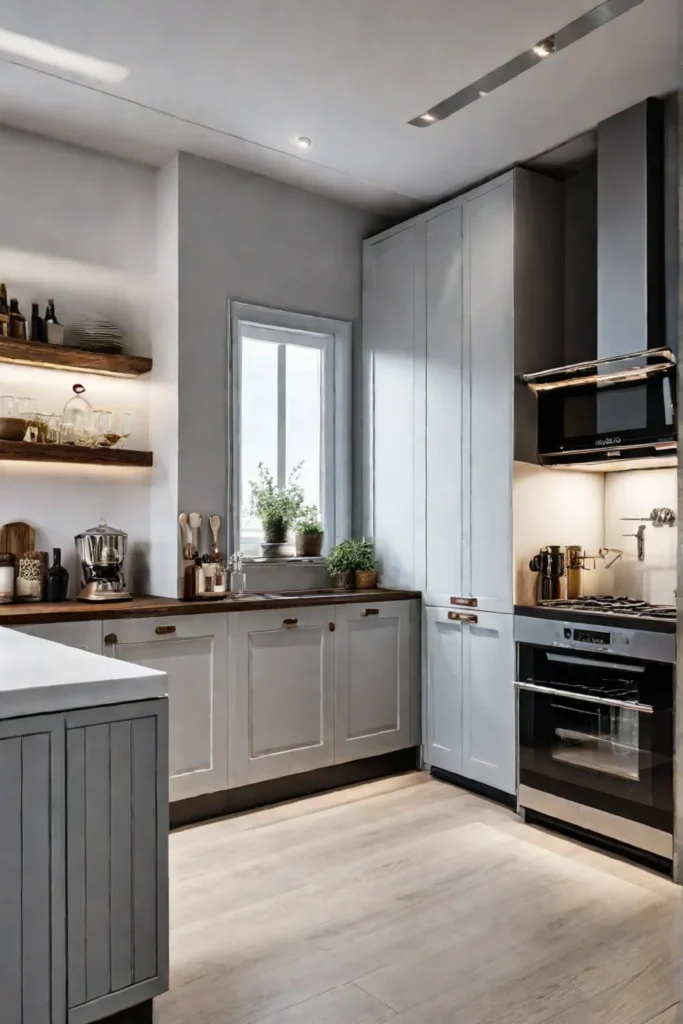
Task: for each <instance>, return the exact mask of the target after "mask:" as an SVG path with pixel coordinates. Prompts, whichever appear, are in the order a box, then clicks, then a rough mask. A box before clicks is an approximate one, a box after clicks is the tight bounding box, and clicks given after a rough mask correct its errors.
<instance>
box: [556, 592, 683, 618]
mask: <svg viewBox="0 0 683 1024" xmlns="http://www.w3.org/2000/svg"><path fill="white" fill-rule="evenodd" d="M540 607H541V608H553V609H557V610H558V611H560V610H562V609H566V610H567V611H577V612H581V611H585V612H602V613H603V614H606V615H632V616H634V617H635V618H644V617H647V618H651V619H674V620H675V618H676V608H675V606H674V605H669V604H650V603H649V602H648V601H639V600H637V598H634V597H612V596H611V595H607V596H605V597H572V598H566V599H564V600H562V599H561V600H559V601H541V602H540Z"/></svg>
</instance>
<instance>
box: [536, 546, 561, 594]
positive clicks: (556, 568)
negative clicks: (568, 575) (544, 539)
mask: <svg viewBox="0 0 683 1024" xmlns="http://www.w3.org/2000/svg"><path fill="white" fill-rule="evenodd" d="M529 568H530V569H531V571H532V572H535V573H538V576H537V579H536V603H537V604H542V603H543V602H544V601H559V600H560V599H561V598H563V597H564V596H565V594H564V592H563V587H564V569H565V562H564V553H563V551H562V549H561V548H560V547H559V546H558V545H555V544H551V545H549V546H548V547H547V548H541V550H540V552H539V554H537V555H534V557H533V558H532V559H531V561H530V562H529Z"/></svg>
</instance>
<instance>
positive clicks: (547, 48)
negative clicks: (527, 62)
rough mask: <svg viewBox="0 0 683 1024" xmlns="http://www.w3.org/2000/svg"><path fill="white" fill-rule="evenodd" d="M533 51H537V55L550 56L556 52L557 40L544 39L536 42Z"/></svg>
mask: <svg viewBox="0 0 683 1024" xmlns="http://www.w3.org/2000/svg"><path fill="white" fill-rule="evenodd" d="M531 52H532V53H535V54H536V56H537V57H549V56H550V55H551V54H552V53H555V40H554V39H552V38H551V39H542V40H541V42H540V43H536V46H534V47H532V50H531Z"/></svg>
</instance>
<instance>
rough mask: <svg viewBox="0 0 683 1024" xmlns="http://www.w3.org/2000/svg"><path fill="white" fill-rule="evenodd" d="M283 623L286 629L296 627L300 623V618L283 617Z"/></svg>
mask: <svg viewBox="0 0 683 1024" xmlns="http://www.w3.org/2000/svg"><path fill="white" fill-rule="evenodd" d="M282 625H283V626H284V628H285V629H296V627H297V626H298V625H299V620H298V619H283V620H282Z"/></svg>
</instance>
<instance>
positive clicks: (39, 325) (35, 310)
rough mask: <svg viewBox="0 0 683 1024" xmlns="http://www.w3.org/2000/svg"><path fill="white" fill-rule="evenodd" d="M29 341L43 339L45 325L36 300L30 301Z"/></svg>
mask: <svg viewBox="0 0 683 1024" xmlns="http://www.w3.org/2000/svg"><path fill="white" fill-rule="evenodd" d="M31 341H45V327H44V324H43V318H42V316H41V315H40V308H39V306H38V303H37V302H32V303H31Z"/></svg>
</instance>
